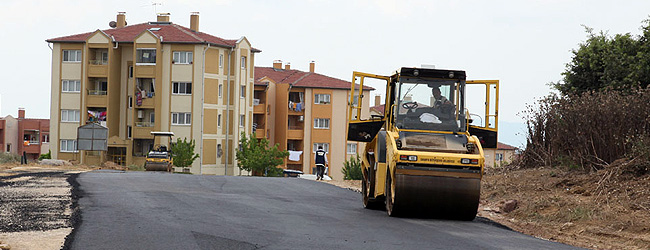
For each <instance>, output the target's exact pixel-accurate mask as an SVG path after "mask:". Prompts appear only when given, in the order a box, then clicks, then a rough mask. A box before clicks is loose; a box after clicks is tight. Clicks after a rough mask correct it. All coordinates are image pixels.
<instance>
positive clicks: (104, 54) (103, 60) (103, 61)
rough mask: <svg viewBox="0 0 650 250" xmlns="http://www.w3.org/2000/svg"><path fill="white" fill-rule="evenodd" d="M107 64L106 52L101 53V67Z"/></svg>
mask: <svg viewBox="0 0 650 250" xmlns="http://www.w3.org/2000/svg"><path fill="white" fill-rule="evenodd" d="M105 64H108V52H102V65H105Z"/></svg>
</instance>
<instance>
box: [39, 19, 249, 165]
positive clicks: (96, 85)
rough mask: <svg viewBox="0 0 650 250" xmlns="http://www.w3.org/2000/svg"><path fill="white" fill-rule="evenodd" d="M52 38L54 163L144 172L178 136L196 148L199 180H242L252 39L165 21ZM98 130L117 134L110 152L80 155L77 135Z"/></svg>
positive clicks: (196, 22)
mask: <svg viewBox="0 0 650 250" xmlns="http://www.w3.org/2000/svg"><path fill="white" fill-rule="evenodd" d="M111 23H112V24H114V25H113V26H114V28H112V29H106V30H96V31H94V32H89V33H83V34H77V35H71V36H64V37H59V38H53V39H49V40H47V42H49V43H51V44H52V83H51V89H52V97H51V100H52V103H51V112H50V113H51V117H50V118H51V121H50V127H51V140H52V141H53V142H54V143H52V145H51V149H52V155H53V158H56V159H65V160H72V161H77V162H80V163H82V164H101V160H102V159H103V158H104V157H105V159H107V160H110V161H113V162H115V163H117V164H120V165H143V164H144V161H145V158H146V154H147V152H148V151H149V150H150V149H151V148H152V147H153V146H154V145H158V144H166V143H167V141H166V140H167V139H166V138H156V139H155V140H154V138H153V136H152V135H151V132H152V131H164V132H168V131H170V132H174V134H175V138H174V140H176V139H177V138H180V139H182V138H186V139H187V140H194V141H195V142H196V148H195V153H197V154H199V156H200V157H199V158H198V159H197V160H196V161H195V162H194V164H193V165H192V166H191V167H190V168H189V170H190V171H191V172H192V173H195V174H219V175H224V174H225V175H238V174H240V172H239V169H238V168H237V167H236V161H235V157H234V155H235V150H236V149H237V147H236V145H237V142H238V141H239V134H240V132H242V131H244V132H250V130H251V127H252V126H251V125H252V116H253V115H252V113H253V98H252V96H253V88H254V83H253V81H254V78H253V76H254V70H255V68H254V66H253V65H254V55H255V53H258V52H260V51H259V50H257V49H255V48H253V47H252V46H251V44H250V42H249V41H248V40H247V39H246V38H245V37H242V38H240V39H238V40H227V39H222V38H219V37H216V36H213V35H210V34H206V33H203V32H200V31H199V15H198V13H193V14H192V15H191V16H190V27H189V28H187V27H183V26H181V25H178V24H174V23H172V22H170V15H169V14H159V15H158V17H157V21H155V22H148V23H141V24H134V25H127V23H126V15H125V13H123V12H120V13H118V15H117V20H116V21H115V22H111ZM90 122H96V123H99V124H101V125H103V126H105V127H107V128H108V131H109V132H108V137H109V138H108V151H107V152H105V154H106V155H102V154H103V153H102V152H91V151H88V152H86V151H81V152H80V151H78V150H77V143H76V138H77V134H76V133H77V128H78V127H79V126H81V125H84V124H87V123H90Z"/></svg>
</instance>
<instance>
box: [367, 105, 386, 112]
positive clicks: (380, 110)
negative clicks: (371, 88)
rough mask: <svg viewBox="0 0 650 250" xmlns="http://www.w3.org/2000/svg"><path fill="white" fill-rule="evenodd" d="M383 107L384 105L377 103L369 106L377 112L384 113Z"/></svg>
mask: <svg viewBox="0 0 650 250" xmlns="http://www.w3.org/2000/svg"><path fill="white" fill-rule="evenodd" d="M385 107H386V105H378V106H373V107H370V110H375V111H377V113H380V114H384V108H385Z"/></svg>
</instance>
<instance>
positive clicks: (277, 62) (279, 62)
mask: <svg viewBox="0 0 650 250" xmlns="http://www.w3.org/2000/svg"><path fill="white" fill-rule="evenodd" d="M273 68H274V69H282V60H275V61H273Z"/></svg>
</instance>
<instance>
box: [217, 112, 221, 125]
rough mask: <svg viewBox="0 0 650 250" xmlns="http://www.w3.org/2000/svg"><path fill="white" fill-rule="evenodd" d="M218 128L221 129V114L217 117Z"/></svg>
mask: <svg viewBox="0 0 650 250" xmlns="http://www.w3.org/2000/svg"><path fill="white" fill-rule="evenodd" d="M217 127H218V128H220V127H221V114H218V115H217Z"/></svg>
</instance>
